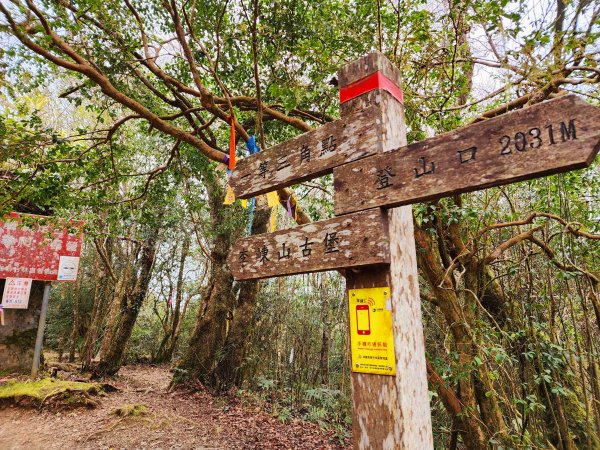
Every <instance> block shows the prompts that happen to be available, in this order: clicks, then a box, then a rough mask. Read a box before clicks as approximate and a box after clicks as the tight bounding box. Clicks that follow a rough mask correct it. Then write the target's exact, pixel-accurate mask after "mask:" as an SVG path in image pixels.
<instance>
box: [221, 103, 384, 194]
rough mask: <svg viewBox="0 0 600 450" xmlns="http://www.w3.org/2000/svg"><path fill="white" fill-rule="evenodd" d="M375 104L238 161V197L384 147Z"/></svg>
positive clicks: (233, 181)
mask: <svg viewBox="0 0 600 450" xmlns="http://www.w3.org/2000/svg"><path fill="white" fill-rule="evenodd" d="M380 123H381V121H380V118H379V111H378V109H377V108H376V107H372V108H368V109H366V110H364V111H358V112H356V113H355V114H353V115H351V116H348V117H345V118H343V119H340V120H336V121H335V122H330V123H328V124H325V125H323V126H322V127H320V128H318V129H316V130H314V131H310V132H308V133H304V134H302V135H300V136H298V137H296V138H294V139H291V140H289V141H286V142H284V143H282V144H279V145H276V146H274V147H271V148H269V149H268V150H266V151H263V152H260V153H257V154H255V155H252V156H248V157H247V158H244V159H241V160H240V161H238V164H237V167H236V169H235V170H234V171H233V174H232V176H231V187H232V188H233V191H234V192H235V195H236V197H237V198H248V197H253V196H256V195H259V194H264V193H265V192H270V191H273V190H276V189H280V188H284V187H287V186H291V185H293V184H297V183H300V182H302V181H306V180H310V179H313V178H317V177H320V176H322V175H325V174H328V173H331V172H332V171H333V168H334V167H336V166H339V165H340V164H345V163H347V162H350V161H355V160H357V159H360V158H364V157H365V156H369V155H373V154H375V153H377V152H378V151H379V150H380V148H381V132H380Z"/></svg>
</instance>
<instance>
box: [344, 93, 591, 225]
mask: <svg viewBox="0 0 600 450" xmlns="http://www.w3.org/2000/svg"><path fill="white" fill-rule="evenodd" d="M598 124H600V110H599V109H598V108H595V107H593V106H591V105H589V104H587V103H585V102H584V101H583V100H581V99H580V98H579V97H577V96H575V95H566V96H564V97H559V98H556V99H554V100H549V101H546V102H543V103H538V104H537V105H534V106H531V107H529V108H526V109H521V110H518V111H515V112H512V113H508V114H504V115H502V116H499V117H497V118H495V119H490V120H487V121H484V122H479V123H475V124H473V125H467V126H465V127H463V128H459V129H457V130H454V131H451V132H449V133H445V134H440V135H438V136H435V137H432V138H430V139H426V140H424V141H420V142H416V143H414V144H411V145H408V146H405V147H400V148H398V149H396V150H393V151H391V152H388V153H385V154H382V155H376V156H372V157H369V158H365V159H363V160H361V161H357V162H354V163H352V164H346V165H343V166H340V167H337V168H335V169H334V171H333V173H334V180H335V181H334V183H335V213H336V215H339V214H346V213H349V212H352V211H360V210H361V209H365V208H374V207H378V206H388V207H389V206H398V205H406V204H410V203H416V202H422V201H425V200H430V199H434V198H439V197H442V196H449V195H453V194H458V193H461V192H468V191H474V190H477V189H483V188H486V187H490V186H499V185H502V184H507V183H513V182H515V181H520V180H526V179H532V178H537V177H541V176H545V175H550V174H553V173H557V172H565V171H568V170H573V169H580V168H582V167H586V166H589V165H590V164H591V162H592V161H593V159H594V157H595V156H596V153H598V149H599V148H600V127H599V126H598Z"/></svg>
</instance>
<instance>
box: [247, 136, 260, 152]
mask: <svg viewBox="0 0 600 450" xmlns="http://www.w3.org/2000/svg"><path fill="white" fill-rule="evenodd" d="M246 148H247V149H248V151H249V152H250V154H251V155H254V154H255V153H258V152H260V148H258V145H256V136H250V139H248V140H247V141H246Z"/></svg>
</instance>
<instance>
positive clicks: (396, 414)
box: [338, 52, 433, 450]
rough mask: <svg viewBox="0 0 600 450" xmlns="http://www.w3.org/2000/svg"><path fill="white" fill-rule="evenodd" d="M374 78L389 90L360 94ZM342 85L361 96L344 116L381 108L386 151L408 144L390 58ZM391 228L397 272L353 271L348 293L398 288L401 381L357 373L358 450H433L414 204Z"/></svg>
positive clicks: (395, 216)
mask: <svg viewBox="0 0 600 450" xmlns="http://www.w3.org/2000/svg"><path fill="white" fill-rule="evenodd" d="M377 72H379V74H380V75H373V74H376V73H377ZM369 76H371V77H369ZM367 77H369V79H370V80H371V82H372V81H373V80H374V79H377V80H379V81H381V82H376V83H377V84H378V85H379V86H382V87H381V88H377V89H374V90H370V91H368V92H365V93H363V94H360V95H358V96H354V95H356V93H357V92H360V91H361V87H360V85H361V83H360V82H361V80H363V83H362V85H363V86H364V85H365V82H364V80H365V79H366V78H367ZM374 77H375V78H374ZM338 80H339V87H340V93H341V94H342V97H346V98H348V97H353V96H354V97H353V98H349V99H344V98H342V101H343V103H342V104H341V106H340V109H341V115H342V117H344V116H348V115H350V114H352V113H354V112H356V111H359V110H361V109H365V108H368V107H369V106H372V105H378V106H379V107H380V111H381V112H380V117H379V119H378V120H380V123H379V124H378V126H379V125H380V126H381V130H382V139H383V142H382V144H383V145H382V152H384V153H385V152H386V151H390V150H393V149H396V148H398V147H400V146H403V145H406V124H405V121H404V106H403V104H402V102H401V100H402V97H401V91H400V88H401V77H400V73H399V71H398V69H396V67H394V66H393V65H392V63H391V62H390V61H389V60H388V59H387V58H386V57H385V56H384V55H383V54H381V53H379V52H374V53H371V54H369V55H367V56H365V57H363V58H361V59H359V60H357V61H354V62H352V63H350V64H348V65H347V66H346V67H344V68H343V69H341V70H340V71H339V72H338ZM357 82H358V83H357ZM357 85H358V88H357ZM388 227H389V240H390V266H389V269H380V268H373V267H370V268H366V269H350V270H348V271H347V274H346V279H347V283H346V284H347V289H348V290H350V289H357V288H369V287H384V286H389V287H390V288H391V299H392V314H393V329H394V346H395V354H396V375H395V376H385V375H373V374H363V373H355V372H353V373H352V394H353V395H352V401H353V409H352V423H353V425H352V427H353V440H354V448H355V449H415V450H416V449H419V450H423V449H433V435H432V430H431V412H430V408H429V394H428V389H427V371H426V366H425V345H424V339H423V325H422V321H421V302H420V296H419V284H418V272H417V262H416V251H415V240H414V229H413V218H412V208H411V206H402V207H398V208H394V209H391V210H389V211H388Z"/></svg>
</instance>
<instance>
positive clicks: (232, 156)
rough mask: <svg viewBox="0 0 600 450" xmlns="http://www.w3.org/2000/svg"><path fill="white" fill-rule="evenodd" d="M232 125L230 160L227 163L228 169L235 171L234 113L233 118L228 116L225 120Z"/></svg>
mask: <svg viewBox="0 0 600 450" xmlns="http://www.w3.org/2000/svg"><path fill="white" fill-rule="evenodd" d="M225 120H227V122H230V123H231V131H230V133H229V158H228V161H227V167H229V170H233V169H235V117H234V116H233V113H232V114H231V116H227V118H226V119H225Z"/></svg>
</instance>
